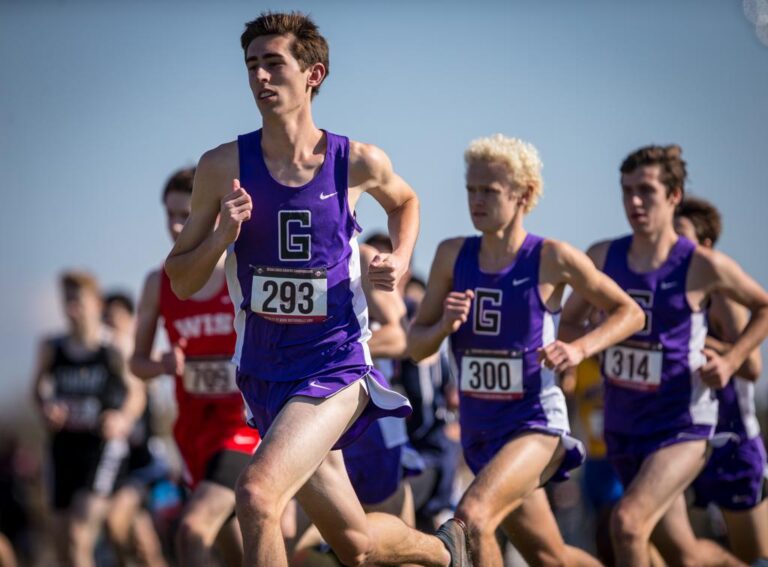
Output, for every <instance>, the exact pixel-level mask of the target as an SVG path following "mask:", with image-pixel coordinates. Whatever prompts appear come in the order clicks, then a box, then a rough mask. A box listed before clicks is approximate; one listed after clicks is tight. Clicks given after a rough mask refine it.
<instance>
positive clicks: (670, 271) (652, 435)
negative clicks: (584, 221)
mask: <svg viewBox="0 0 768 567" xmlns="http://www.w3.org/2000/svg"><path fill="white" fill-rule="evenodd" d="M631 243H632V236H631V235H630V236H626V237H623V238H619V239H617V240H614V241H613V242H611V244H610V247H609V248H608V253H607V255H606V258H605V265H604V266H603V272H605V274H606V275H608V276H610V277H611V278H613V280H614V281H616V283H617V284H619V286H621V288H622V289H623V290H625V291H626V292H627V293H628V294H629V295H630V296H632V298H633V299H634V300H635V301H637V303H638V304H639V305H640V307H642V308H643V310H644V311H645V327H644V328H643V329H642V330H641V331H639V332H638V333H636V334H635V335H633V336H632V337H630V338H629V339H628V340H627V341H624V342H623V343H621V344H618V345H615V346H612V347H610V348H608V349H606V351H605V352H604V353H603V361H602V369H601V370H602V373H603V378H604V380H605V441H606V445H607V449H608V458H609V459H610V461H611V463H612V464H613V466H614V468H615V469H616V472H617V473H618V474H619V478H620V479H621V481H622V483H623V484H624V486H628V485H629V483H630V482H631V481H632V479H634V477H635V476H636V475H637V472H638V471H639V470H640V466H641V464H642V462H643V461H644V460H645V458H646V457H648V456H649V455H650V454H651V453H654V452H655V451H658V450H659V449H661V448H663V447H666V446H668V445H672V444H675V443H680V442H684V441H692V440H698V439H710V438H711V437H712V435H713V433H714V426H715V423H716V422H717V400H716V398H715V396H714V394H713V392H712V390H710V389H709V388H708V387H707V386H706V385H705V384H704V383H703V382H702V381H701V377H700V374H699V368H700V367H701V366H702V365H703V364H704V362H705V361H706V359H705V357H704V354H703V353H702V352H701V351H702V349H703V348H704V340H705V339H706V336H707V322H706V313H705V312H704V311H700V312H695V311H693V310H692V309H691V307H690V305H689V304H688V298H687V294H686V280H687V276H688V267H689V266H690V263H691V258H692V257H693V253H694V250H695V248H696V245H695V244H693V243H692V242H691V241H689V240H687V239H685V238H683V237H679V238H678V240H677V242H676V243H675V245H674V246H673V247H672V250H671V251H670V253H669V257H668V258H667V260H666V261H665V262H664V264H662V265H661V266H660V267H659V268H658V269H656V270H652V271H650V272H646V273H636V272H634V271H632V270H631V269H630V268H629V265H628V264H627V255H628V253H629V248H630V245H631Z"/></svg>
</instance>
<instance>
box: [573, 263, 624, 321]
mask: <svg viewBox="0 0 768 567" xmlns="http://www.w3.org/2000/svg"><path fill="white" fill-rule="evenodd" d="M566 262H567V268H566V283H567V284H568V285H570V286H571V287H572V288H573V291H574V293H573V294H572V296H576V297H574V298H573V302H572V304H571V306H570V307H569V308H568V313H567V315H568V316H581V317H582V320H584V319H586V317H588V315H589V308H588V307H589V306H590V305H591V306H593V307H596V308H597V309H600V310H601V311H605V312H611V311H613V310H615V309H616V308H617V307H619V306H620V305H622V304H625V303H627V302H630V301H632V300H631V299H630V298H629V296H628V295H627V294H626V293H625V292H624V291H623V290H622V289H621V288H620V287H619V285H618V284H617V283H616V282H615V281H613V279H611V278H610V277H609V276H607V275H605V274H604V273H603V272H601V271H600V270H598V269H597V267H596V266H595V264H594V263H593V261H592V259H590V258H589V257H588V256H587V255H586V254H584V253H583V252H580V251H578V250H575V249H571V250H570V251H569V253H568V254H567V256H566ZM570 301H571V300H570V298H569V302H570ZM565 317H566V313H565V310H564V314H563V318H565Z"/></svg>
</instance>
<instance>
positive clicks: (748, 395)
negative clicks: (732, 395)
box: [731, 376, 760, 439]
mask: <svg viewBox="0 0 768 567" xmlns="http://www.w3.org/2000/svg"><path fill="white" fill-rule="evenodd" d="M731 380H733V386H734V388H736V399H737V400H738V402H739V412H740V413H741V422H742V423H743V424H744V431H745V432H746V434H747V437H748V438H749V439H754V438H755V437H757V436H758V435H760V423H759V422H758V421H757V415H756V414H757V411H756V409H755V385H754V383H752V382H750V381H749V380H745V379H744V378H739V377H738V376H734V377H733V378H731Z"/></svg>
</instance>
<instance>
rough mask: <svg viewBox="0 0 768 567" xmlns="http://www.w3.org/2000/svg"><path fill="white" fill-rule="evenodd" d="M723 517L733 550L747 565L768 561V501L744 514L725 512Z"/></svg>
mask: <svg viewBox="0 0 768 567" xmlns="http://www.w3.org/2000/svg"><path fill="white" fill-rule="evenodd" d="M723 517H724V518H725V524H726V526H728V541H729V542H730V544H731V549H732V550H733V553H734V554H736V556H737V557H738V558H739V559H741V560H742V561H746V562H747V563H752V562H753V561H756V560H757V559H759V558H766V559H768V500H763V501H762V502H761V503H760V504H758V505H757V506H755V507H754V508H752V509H751V510H745V511H744V512H732V511H729V510H723Z"/></svg>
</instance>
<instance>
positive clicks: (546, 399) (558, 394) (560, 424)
mask: <svg viewBox="0 0 768 567" xmlns="http://www.w3.org/2000/svg"><path fill="white" fill-rule="evenodd" d="M539 403H540V404H541V408H542V409H543V410H544V415H545V416H546V418H547V427H548V428H551V429H556V430H558V431H562V432H563V433H570V432H571V427H570V425H569V423H568V407H567V406H566V405H565V396H564V395H563V391H562V390H561V389H560V387H559V386H549V387H548V388H546V389H545V388H542V390H541V392H539Z"/></svg>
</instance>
